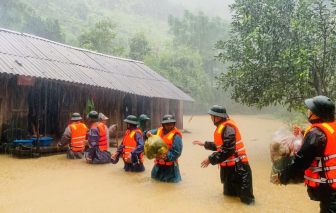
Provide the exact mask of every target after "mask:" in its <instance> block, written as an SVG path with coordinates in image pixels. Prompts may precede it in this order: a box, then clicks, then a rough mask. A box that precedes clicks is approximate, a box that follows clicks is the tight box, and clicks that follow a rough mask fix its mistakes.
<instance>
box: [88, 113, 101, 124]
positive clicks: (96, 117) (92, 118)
mask: <svg viewBox="0 0 336 213" xmlns="http://www.w3.org/2000/svg"><path fill="white" fill-rule="evenodd" d="M86 118H87V119H88V120H89V121H92V122H97V121H98V120H99V114H98V112H96V111H91V112H90V113H89V114H88V115H87V116H86Z"/></svg>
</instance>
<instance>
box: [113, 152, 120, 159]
mask: <svg viewBox="0 0 336 213" xmlns="http://www.w3.org/2000/svg"><path fill="white" fill-rule="evenodd" d="M118 155H119V152H115V153H114V154H113V155H112V157H111V159H112V160H116V159H117V157H118Z"/></svg>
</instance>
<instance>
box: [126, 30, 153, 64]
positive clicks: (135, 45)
mask: <svg viewBox="0 0 336 213" xmlns="http://www.w3.org/2000/svg"><path fill="white" fill-rule="evenodd" d="M150 51H151V49H150V47H149V46H148V41H147V38H146V36H145V33H144V32H143V31H141V32H138V33H136V34H135V35H134V36H133V38H132V39H131V44H130V53H129V56H130V57H131V59H133V60H138V61H143V59H144V56H146V55H148V54H149V53H150Z"/></svg>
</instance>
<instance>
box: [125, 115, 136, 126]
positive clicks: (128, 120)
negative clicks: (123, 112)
mask: <svg viewBox="0 0 336 213" xmlns="http://www.w3.org/2000/svg"><path fill="white" fill-rule="evenodd" d="M124 122H126V123H130V124H135V125H138V119H137V117H135V116H134V115H129V116H127V118H126V119H125V120H124Z"/></svg>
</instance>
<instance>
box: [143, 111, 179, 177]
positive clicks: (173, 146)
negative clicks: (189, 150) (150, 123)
mask: <svg viewBox="0 0 336 213" xmlns="http://www.w3.org/2000/svg"><path fill="white" fill-rule="evenodd" d="M175 123H176V120H175V118H174V116H172V115H166V116H164V117H163V119H162V127H160V128H159V129H154V130H150V131H146V132H144V134H146V136H147V137H150V136H151V135H152V134H154V135H158V136H160V137H161V138H162V140H163V141H164V142H165V143H166V144H167V147H168V151H167V152H166V153H165V154H163V155H161V156H160V157H159V158H157V159H155V165H154V167H153V170H152V178H154V179H155V180H159V181H163V182H171V183H178V182H180V181H181V175H180V169H179V165H178V158H179V157H180V156H181V153H182V148H183V144H182V134H181V133H180V131H178V130H177V128H176V127H175Z"/></svg>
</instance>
